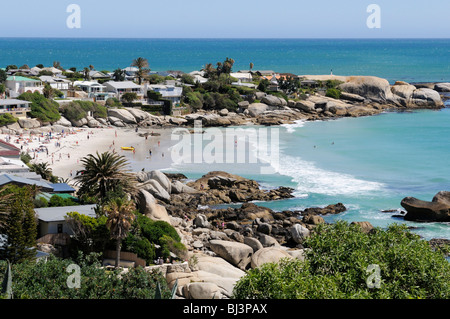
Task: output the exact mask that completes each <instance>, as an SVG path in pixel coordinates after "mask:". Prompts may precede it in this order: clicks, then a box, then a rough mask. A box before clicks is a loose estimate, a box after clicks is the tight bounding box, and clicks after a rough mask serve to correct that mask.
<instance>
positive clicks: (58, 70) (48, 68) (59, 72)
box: [41, 66, 63, 76]
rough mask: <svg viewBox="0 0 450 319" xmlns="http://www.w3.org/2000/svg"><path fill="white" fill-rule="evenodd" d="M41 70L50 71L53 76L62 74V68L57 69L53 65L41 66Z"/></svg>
mask: <svg viewBox="0 0 450 319" xmlns="http://www.w3.org/2000/svg"><path fill="white" fill-rule="evenodd" d="M41 71H46V72H50V73H52V74H53V75H54V76H57V75H62V74H63V71H62V70H60V69H57V68H55V67H53V66H52V67H47V68H42V69H41Z"/></svg>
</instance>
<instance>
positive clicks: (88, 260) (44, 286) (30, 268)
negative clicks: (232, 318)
mask: <svg viewBox="0 0 450 319" xmlns="http://www.w3.org/2000/svg"><path fill="white" fill-rule="evenodd" d="M100 257H101V254H98V253H97V254H96V253H92V254H87V255H84V254H82V253H81V252H80V253H79V254H78V255H77V256H76V257H75V258H73V259H71V258H67V259H62V258H58V257H55V256H50V257H49V258H48V259H47V260H40V261H38V262H36V261H34V260H30V261H26V262H22V263H14V264H12V265H11V272H12V289H11V290H12V295H13V298H15V299H153V298H156V296H158V293H161V297H162V298H165V299H168V298H170V296H171V291H170V290H169V289H168V287H167V284H166V281H165V279H164V277H163V276H162V275H161V273H158V272H152V271H146V270H144V269H143V268H142V267H138V268H131V269H129V270H128V271H127V272H122V270H121V269H108V270H107V269H105V268H103V267H101V263H100V262H99V258H100ZM73 264H76V265H78V266H79V267H80V268H79V269H80V282H79V286H78V287H77V288H75V287H70V286H69V285H68V281H69V279H70V278H69V276H70V275H71V274H72V273H73V271H72V272H70V269H71V268H70V266H71V265H72V266H73ZM6 267H7V263H6V262H5V261H3V260H2V261H0V281H2V280H3V279H4V278H3V277H4V274H5V270H6ZM158 285H159V287H160V291H157V290H158V288H157V287H158ZM0 298H1V297H0Z"/></svg>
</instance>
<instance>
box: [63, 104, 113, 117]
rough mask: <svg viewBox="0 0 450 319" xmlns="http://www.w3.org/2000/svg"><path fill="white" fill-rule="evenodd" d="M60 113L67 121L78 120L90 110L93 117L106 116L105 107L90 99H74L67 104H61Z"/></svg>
mask: <svg viewBox="0 0 450 319" xmlns="http://www.w3.org/2000/svg"><path fill="white" fill-rule="evenodd" d="M60 110H61V113H62V114H63V115H64V117H65V118H67V119H68V120H69V121H79V120H81V119H82V118H85V117H86V116H87V115H88V112H92V115H93V116H94V117H96V118H97V117H101V118H106V117H107V115H108V114H107V113H108V112H107V108H106V107H105V106H103V105H100V104H98V103H95V102H92V101H81V100H76V101H73V102H70V103H69V104H66V105H63V106H61V109H60Z"/></svg>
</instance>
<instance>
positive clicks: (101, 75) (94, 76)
mask: <svg viewBox="0 0 450 319" xmlns="http://www.w3.org/2000/svg"><path fill="white" fill-rule="evenodd" d="M89 77H90V78H91V79H93V80H98V79H107V78H109V77H110V76H109V75H108V74H105V73H103V72H101V71H95V70H92V71H89Z"/></svg>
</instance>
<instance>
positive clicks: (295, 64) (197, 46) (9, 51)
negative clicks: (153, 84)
mask: <svg viewBox="0 0 450 319" xmlns="http://www.w3.org/2000/svg"><path fill="white" fill-rule="evenodd" d="M137 57H144V58H146V59H148V61H149V64H150V68H151V69H152V70H153V71H167V70H180V71H184V72H191V71H194V70H200V69H201V68H202V67H203V66H204V65H205V64H207V63H212V64H214V65H215V64H216V63H217V62H219V61H223V60H225V59H226V58H227V57H229V58H233V59H234V60H235V65H234V68H233V69H234V70H235V71H237V70H248V69H249V65H250V63H253V64H254V70H274V71H276V72H290V73H294V74H299V75H300V74H330V72H331V70H333V74H336V75H374V76H379V77H383V78H386V79H388V80H389V81H390V82H395V81H400V80H401V81H407V82H421V81H430V82H431V81H436V82H438V81H450V63H449V62H450V39H374V40H368V39H93V38H91V39H89V38H88V39H65V38H50V39H43V38H0V67H5V66H7V65H9V64H16V65H17V66H21V65H23V64H28V65H29V66H30V67H33V66H35V65H36V64H43V65H45V66H51V65H52V64H53V62H54V61H59V62H60V63H61V66H62V67H64V68H67V69H68V68H71V67H76V68H77V69H83V68H84V67H87V66H89V65H93V66H94V67H95V69H96V70H99V71H101V70H108V71H113V70H115V69H117V68H125V67H127V66H130V64H131V63H132V61H133V59H135V58H137Z"/></svg>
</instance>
